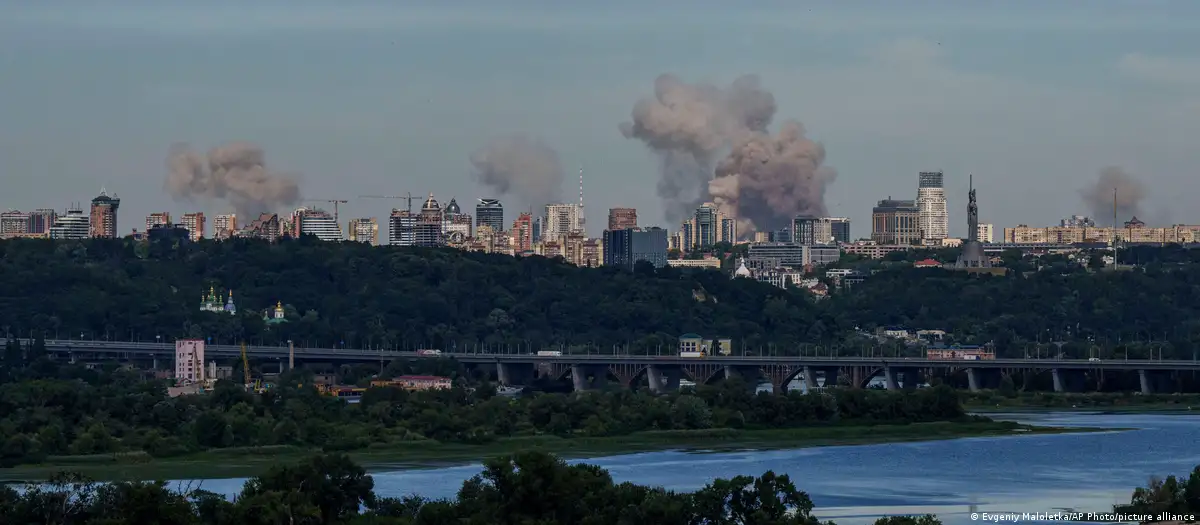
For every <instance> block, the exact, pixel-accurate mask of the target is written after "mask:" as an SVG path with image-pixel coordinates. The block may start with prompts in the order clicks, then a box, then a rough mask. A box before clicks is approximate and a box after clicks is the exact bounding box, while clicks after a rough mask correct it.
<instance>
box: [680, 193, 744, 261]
mask: <svg viewBox="0 0 1200 525" xmlns="http://www.w3.org/2000/svg"><path fill="white" fill-rule="evenodd" d="M678 236H679V240H678V241H677V243H678V244H679V245H680V250H682V251H685V252H686V251H692V250H695V249H702V248H708V247H710V246H712V245H714V244H716V243H719V242H728V243H734V242H737V221H736V220H735V219H734V218H733V217H729V216H727V215H725V214H724V213H722V212H721V211H720V210H719V209H718V208H717V205H716V204H715V203H711V202H706V203H704V204H701V205H700V207H699V208H696V212H695V213H694V214H693V215H692V218H691V219H688V220H686V221H684V222H683V224H681V225H680V228H679V234H678Z"/></svg>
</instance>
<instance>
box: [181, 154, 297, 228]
mask: <svg viewBox="0 0 1200 525" xmlns="http://www.w3.org/2000/svg"><path fill="white" fill-rule="evenodd" d="M163 188H164V189H165V190H166V191H167V193H168V194H169V195H170V196H171V198H173V199H175V200H177V201H196V200H205V199H217V200H224V201H226V202H227V203H228V204H229V205H231V206H233V209H234V212H236V213H237V214H238V217H244V218H245V219H244V220H251V219H252V218H255V217H257V216H258V215H259V214H260V213H264V212H270V211H278V210H279V209H280V208H282V207H285V206H292V205H295V204H298V203H299V202H300V186H299V184H298V183H297V182H296V180H295V179H294V178H293V177H291V176H288V175H284V174H280V173H275V172H271V171H268V170H267V166H266V161H265V160H264V155H263V150H262V148H259V147H258V146H256V145H254V144H250V143H246V142H231V143H229V144H225V145H223V146H217V147H215V148H213V149H211V150H209V151H208V154H207V155H201V154H199V153H197V152H195V151H192V150H191V149H190V148H188V147H187V146H186V145H183V144H177V145H174V146H172V147H171V151H170V153H169V154H168V156H167V180H166V182H165V183H164V185H163Z"/></svg>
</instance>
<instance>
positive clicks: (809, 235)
mask: <svg viewBox="0 0 1200 525" xmlns="http://www.w3.org/2000/svg"><path fill="white" fill-rule="evenodd" d="M791 232H792V235H791V238H790V239H787V240H777V241H775V242H792V243H795V244H801V245H805V246H814V245H825V244H837V243H845V242H850V219H847V218H845V217H813V216H809V215H800V216H798V217H796V218H795V219H793V220H792V227H791Z"/></svg>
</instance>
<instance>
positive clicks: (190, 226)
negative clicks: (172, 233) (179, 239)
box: [182, 212, 205, 242]
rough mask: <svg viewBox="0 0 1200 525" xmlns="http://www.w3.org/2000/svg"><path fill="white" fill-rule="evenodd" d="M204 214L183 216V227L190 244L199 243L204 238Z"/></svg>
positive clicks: (186, 214)
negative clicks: (190, 241)
mask: <svg viewBox="0 0 1200 525" xmlns="http://www.w3.org/2000/svg"><path fill="white" fill-rule="evenodd" d="M204 222H205V219H204V213H203V212H195V213H185V214H183V222H182V224H183V227H184V229H186V230H187V231H188V238H189V239H191V240H192V242H196V241H199V240H200V239H203V238H204Z"/></svg>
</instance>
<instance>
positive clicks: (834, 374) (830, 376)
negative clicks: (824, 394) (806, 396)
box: [813, 366, 841, 388]
mask: <svg viewBox="0 0 1200 525" xmlns="http://www.w3.org/2000/svg"><path fill="white" fill-rule="evenodd" d="M818 370H820V371H821V372H822V373H823V375H824V376H825V380H824V381H825V382H823V383H821V388H834V387H836V386H838V372H839V371H840V370H841V367H837V366H823V367H821V368H819V369H818ZM813 386H816V380H815V378H814V380H813Z"/></svg>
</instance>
